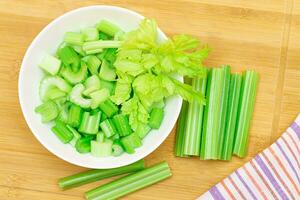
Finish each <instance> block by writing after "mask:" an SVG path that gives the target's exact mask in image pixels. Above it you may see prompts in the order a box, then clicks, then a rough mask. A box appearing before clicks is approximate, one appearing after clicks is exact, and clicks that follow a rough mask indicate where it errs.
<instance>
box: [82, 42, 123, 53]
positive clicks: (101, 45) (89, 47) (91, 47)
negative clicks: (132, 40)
mask: <svg viewBox="0 0 300 200" xmlns="http://www.w3.org/2000/svg"><path fill="white" fill-rule="evenodd" d="M121 44H122V42H121V41H115V40H98V41H92V42H85V43H84V44H83V46H82V49H83V50H84V51H85V52H92V53H98V52H101V51H103V49H106V48H119V47H120V46H121Z"/></svg>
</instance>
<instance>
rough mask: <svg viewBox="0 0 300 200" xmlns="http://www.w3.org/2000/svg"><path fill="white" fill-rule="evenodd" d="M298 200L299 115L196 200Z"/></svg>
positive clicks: (299, 187) (299, 180)
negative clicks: (265, 146)
mask: <svg viewBox="0 0 300 200" xmlns="http://www.w3.org/2000/svg"><path fill="white" fill-rule="evenodd" d="M225 199H237V200H240V199H241V200H249V199H254V200H260V199H265V200H271V199H295V200H300V114H299V115H298V117H297V119H296V120H295V121H294V122H293V123H292V125H291V126H290V127H289V128H288V129H287V130H286V131H285V132H284V133H283V134H282V136H281V137H280V138H279V139H278V140H277V141H276V142H275V143H273V144H272V145H271V146H270V147H269V148H267V149H265V150H264V151H263V152H261V153H260V154H258V155H256V156H255V157H254V158H253V159H252V160H251V161H249V162H248V163H246V164H245V165H244V166H242V167H241V168H239V169H237V170H236V171H235V172H233V173H232V174H230V175H229V176H228V177H227V178H225V179H223V180H222V181H221V182H220V183H218V184H217V185H215V186H213V187H212V188H211V189H210V190H209V191H207V192H206V193H204V194H203V195H202V196H200V197H199V198H198V200H225Z"/></svg>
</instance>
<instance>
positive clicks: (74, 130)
mask: <svg viewBox="0 0 300 200" xmlns="http://www.w3.org/2000/svg"><path fill="white" fill-rule="evenodd" d="M67 128H68V129H69V130H70V131H71V132H72V133H73V136H74V137H73V139H72V140H71V141H70V144H71V145H72V146H73V147H75V145H76V142H77V140H79V139H80V138H81V135H80V133H78V132H77V131H76V129H74V128H72V127H71V126H69V125H67Z"/></svg>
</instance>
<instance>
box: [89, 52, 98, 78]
mask: <svg viewBox="0 0 300 200" xmlns="http://www.w3.org/2000/svg"><path fill="white" fill-rule="evenodd" d="M86 64H87V66H88V69H89V71H90V73H91V74H95V75H98V74H99V67H100V65H101V60H99V58H97V56H94V55H91V56H88V57H87V61H86Z"/></svg>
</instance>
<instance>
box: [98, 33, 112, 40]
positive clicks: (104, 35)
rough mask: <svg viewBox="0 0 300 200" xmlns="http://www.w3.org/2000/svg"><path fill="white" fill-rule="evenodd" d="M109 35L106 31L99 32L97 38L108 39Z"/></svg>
mask: <svg viewBox="0 0 300 200" xmlns="http://www.w3.org/2000/svg"><path fill="white" fill-rule="evenodd" d="M110 39H111V36H109V35H107V34H106V33H103V32H99V40H110Z"/></svg>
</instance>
